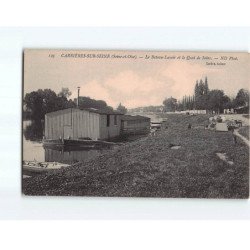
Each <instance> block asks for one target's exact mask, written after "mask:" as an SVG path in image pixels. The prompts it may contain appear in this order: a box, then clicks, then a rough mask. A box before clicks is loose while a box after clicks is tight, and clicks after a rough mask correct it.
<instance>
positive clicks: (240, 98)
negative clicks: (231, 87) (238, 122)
mask: <svg viewBox="0 0 250 250" xmlns="http://www.w3.org/2000/svg"><path fill="white" fill-rule="evenodd" d="M234 104H235V106H236V107H241V106H249V91H248V90H247V89H240V90H239V91H238V93H237V95H236V98H235V101H234Z"/></svg>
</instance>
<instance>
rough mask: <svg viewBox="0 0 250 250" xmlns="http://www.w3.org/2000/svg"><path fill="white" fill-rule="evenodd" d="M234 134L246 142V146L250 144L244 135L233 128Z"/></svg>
mask: <svg viewBox="0 0 250 250" xmlns="http://www.w3.org/2000/svg"><path fill="white" fill-rule="evenodd" d="M234 134H235V135H236V136H238V137H239V138H240V139H241V140H242V141H243V142H244V143H245V144H247V145H248V147H249V146H250V141H249V140H248V139H247V138H246V137H244V136H243V135H241V134H240V133H239V132H238V131H237V130H234Z"/></svg>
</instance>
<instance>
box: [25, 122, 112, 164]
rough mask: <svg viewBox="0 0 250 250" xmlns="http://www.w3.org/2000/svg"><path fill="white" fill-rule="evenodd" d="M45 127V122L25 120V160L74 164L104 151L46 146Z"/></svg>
mask: <svg viewBox="0 0 250 250" xmlns="http://www.w3.org/2000/svg"><path fill="white" fill-rule="evenodd" d="M43 127H44V126H43V123H42V122H40V121H39V122H35V121H30V120H28V121H23V160H26V161H34V160H36V161H41V162H45V161H46V162H60V163H66V164H72V163H76V162H82V161H84V160H88V159H91V158H94V157H96V156H97V155H99V154H100V153H101V152H103V151H104V150H93V149H88V150H86V149H84V150H82V149H81V150H56V149H50V148H44V147H43V143H42V138H43ZM105 150H107V149H105Z"/></svg>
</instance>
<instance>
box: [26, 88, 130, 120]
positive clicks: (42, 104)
mask: <svg viewBox="0 0 250 250" xmlns="http://www.w3.org/2000/svg"><path fill="white" fill-rule="evenodd" d="M71 95H72V93H71V91H70V90H69V89H68V88H62V90H61V91H60V92H59V93H58V94H56V93H55V92H54V91H53V90H51V89H39V90H37V91H32V92H30V93H27V94H26V95H25V96H24V99H23V104H24V105H23V119H24V120H27V119H31V120H44V116H45V114H46V113H49V112H53V111H57V110H61V109H66V108H75V107H77V98H74V99H70V96H71ZM79 108H96V109H109V110H113V108H112V107H110V106H108V105H107V103H106V102H105V101H103V100H95V99H92V98H90V97H86V96H80V97H79ZM116 110H117V111H120V112H121V113H126V112H127V109H126V108H125V107H124V106H123V105H122V104H121V103H120V104H119V106H118V107H117V109H116Z"/></svg>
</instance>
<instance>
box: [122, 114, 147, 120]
mask: <svg viewBox="0 0 250 250" xmlns="http://www.w3.org/2000/svg"><path fill="white" fill-rule="evenodd" d="M122 120H123V121H134V120H150V118H149V117H146V116H141V115H124V116H123V117H122Z"/></svg>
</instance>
